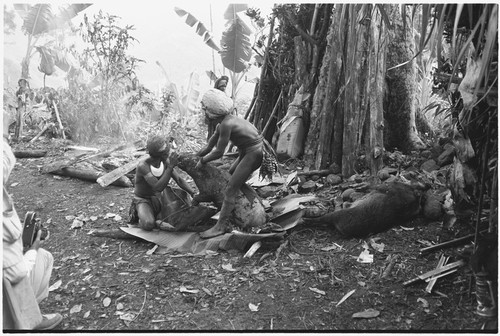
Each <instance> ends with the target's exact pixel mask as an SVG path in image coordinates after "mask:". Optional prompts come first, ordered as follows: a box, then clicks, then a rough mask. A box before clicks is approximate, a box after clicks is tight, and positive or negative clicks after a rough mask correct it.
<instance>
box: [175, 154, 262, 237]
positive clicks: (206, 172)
mask: <svg viewBox="0 0 500 336" xmlns="http://www.w3.org/2000/svg"><path fill="white" fill-rule="evenodd" d="M199 159H200V158H199V157H198V156H196V155H194V154H188V153H181V154H179V160H178V164H177V166H178V167H179V168H180V169H182V170H183V171H185V172H186V173H187V174H188V175H189V176H191V177H192V178H193V180H194V183H195V184H196V186H197V187H198V190H199V194H198V195H196V196H195V198H194V200H195V201H197V202H212V203H213V204H214V205H215V206H216V207H217V208H218V209H219V210H220V208H221V207H222V202H223V201H224V190H225V188H226V185H227V183H228V181H229V178H230V176H231V175H230V174H229V173H228V172H227V171H224V170H221V169H218V168H217V167H215V166H214V165H212V164H210V163H206V164H204V165H203V166H202V167H201V168H199V169H196V168H195V167H196V164H197V163H198V161H199ZM266 221H267V216H266V211H265V208H264V205H263V204H262V200H261V199H260V197H259V195H257V193H256V192H255V190H254V189H252V188H251V187H249V186H248V185H247V184H244V185H243V187H242V188H241V191H240V192H239V193H238V195H237V196H236V200H235V207H234V210H233V212H232V220H231V222H232V224H233V225H235V226H236V227H238V228H240V229H242V230H244V231H248V230H250V229H251V228H252V227H258V226H262V225H263V224H265V223H266Z"/></svg>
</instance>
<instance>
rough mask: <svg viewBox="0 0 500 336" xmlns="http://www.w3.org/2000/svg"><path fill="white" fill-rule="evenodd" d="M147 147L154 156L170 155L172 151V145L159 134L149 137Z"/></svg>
mask: <svg viewBox="0 0 500 336" xmlns="http://www.w3.org/2000/svg"><path fill="white" fill-rule="evenodd" d="M146 148H147V150H148V153H149V155H150V156H151V157H153V158H162V157H168V154H169V152H170V147H169V145H168V143H167V141H166V140H165V139H164V138H163V137H161V136H159V135H153V136H152V137H150V138H149V139H148V142H147V145H146Z"/></svg>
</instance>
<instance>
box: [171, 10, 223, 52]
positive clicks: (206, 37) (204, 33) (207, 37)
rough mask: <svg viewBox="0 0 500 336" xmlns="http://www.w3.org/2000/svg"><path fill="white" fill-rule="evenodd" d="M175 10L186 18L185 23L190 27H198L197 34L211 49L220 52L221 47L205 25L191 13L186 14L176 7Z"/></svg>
mask: <svg viewBox="0 0 500 336" xmlns="http://www.w3.org/2000/svg"><path fill="white" fill-rule="evenodd" d="M174 10H175V12H176V13H177V15H179V16H180V17H184V16H186V21H185V22H186V24H187V25H188V26H190V27H194V26H195V25H196V33H197V34H198V35H200V36H201V37H202V38H203V42H205V43H206V44H207V45H208V46H209V47H210V48H212V49H214V50H216V51H220V48H219V46H218V45H217V44H216V43H215V42H214V40H213V39H212V35H211V34H210V31H209V30H208V29H207V27H205V25H204V24H203V23H202V22H201V21H200V20H198V19H197V18H195V17H194V16H193V15H192V14H191V13H189V12H186V11H185V10H184V9H182V8H179V7H175V8H174Z"/></svg>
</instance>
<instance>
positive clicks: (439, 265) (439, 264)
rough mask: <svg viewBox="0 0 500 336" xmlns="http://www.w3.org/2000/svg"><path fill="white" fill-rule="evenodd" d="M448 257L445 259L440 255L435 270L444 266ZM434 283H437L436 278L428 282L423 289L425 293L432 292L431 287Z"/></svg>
mask: <svg viewBox="0 0 500 336" xmlns="http://www.w3.org/2000/svg"><path fill="white" fill-rule="evenodd" d="M449 258H450V257H445V256H444V255H443V254H442V255H441V257H440V258H439V261H438V264H437V267H436V268H440V267H442V266H444V265H445V264H446V263H447V262H448V259H449ZM436 281H437V277H436V278H433V279H432V280H430V281H429V284H428V285H427V287H426V288H425V291H426V292H427V293H431V292H432V287H434V285H435V284H436Z"/></svg>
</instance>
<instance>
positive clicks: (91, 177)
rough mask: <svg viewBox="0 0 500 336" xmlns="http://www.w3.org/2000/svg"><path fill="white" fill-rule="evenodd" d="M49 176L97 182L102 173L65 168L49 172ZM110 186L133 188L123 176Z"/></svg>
mask: <svg viewBox="0 0 500 336" xmlns="http://www.w3.org/2000/svg"><path fill="white" fill-rule="evenodd" d="M51 174H56V175H61V176H68V177H75V178H77V179H80V180H84V181H90V182H97V179H98V178H99V177H101V175H102V172H97V171H93V170H83V169H77V168H71V167H67V168H62V169H59V170H56V171H53V172H51ZM111 185H114V186H117V187H132V186H133V184H132V182H131V181H130V179H129V178H127V177H125V176H121V177H120V178H119V179H118V180H116V181H114V182H113V183H111Z"/></svg>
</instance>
